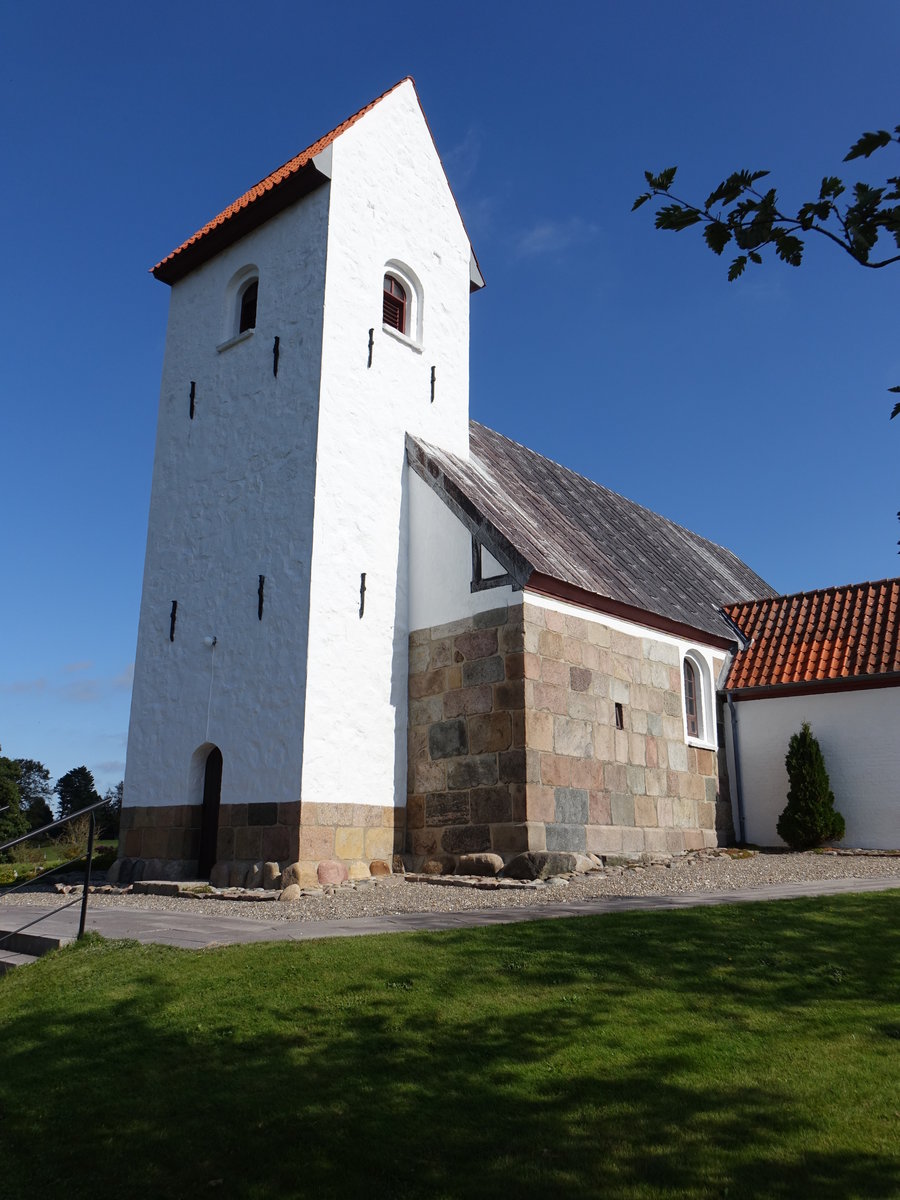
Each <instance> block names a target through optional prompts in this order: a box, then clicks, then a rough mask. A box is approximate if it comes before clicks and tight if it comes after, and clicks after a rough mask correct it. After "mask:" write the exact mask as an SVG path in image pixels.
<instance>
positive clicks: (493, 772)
mask: <svg viewBox="0 0 900 1200" xmlns="http://www.w3.org/2000/svg"><path fill="white" fill-rule="evenodd" d="M523 637H524V633H523V626H522V608H521V605H516V606H510V607H509V608H506V607H504V608H497V609H491V610H489V611H487V612H482V613H476V614H475V615H474V616H472V617H469V618H466V619H465V620H461V621H455V622H452V623H450V624H446V625H438V626H435V627H433V628H429V629H419V630H415V631H414V632H413V633H412V634H410V648H409V662H410V666H409V742H408V745H409V763H408V765H409V779H408V799H407V812H406V823H407V839H406V849H407V852H408V853H409V854H411V855H412V856H413V859H414V861H415V865H419V864H420V863H421V862H422V860H427V859H432V860H438V861H443V862H444V863H445V865H447V866H449V865H451V864H452V863H453V862H454V861H455V859H456V856H458V855H460V854H468V853H473V852H477V851H484V850H488V851H495V852H497V853H499V854H502V855H504V856H505V857H509V856H511V855H512V854H514V853H517V852H518V851H520V850H526V849H528V839H527V824H526V807H525V806H526V798H525V710H524V680H523Z"/></svg>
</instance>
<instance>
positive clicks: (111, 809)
mask: <svg viewBox="0 0 900 1200" xmlns="http://www.w3.org/2000/svg"><path fill="white" fill-rule="evenodd" d="M124 790H125V783H124V780H121V779H120V780H119V782H118V783H117V784H116V785H115V787H111V788H107V789H106V792H105V793H104V796H103V799H104V800H105V801H106V803H105V804H104V805H103V807H102V808H98V809H97V833H98V835H99V836H100V837H102V838H114V837H118V836H119V818H120V816H121V813H122V793H123V792H124Z"/></svg>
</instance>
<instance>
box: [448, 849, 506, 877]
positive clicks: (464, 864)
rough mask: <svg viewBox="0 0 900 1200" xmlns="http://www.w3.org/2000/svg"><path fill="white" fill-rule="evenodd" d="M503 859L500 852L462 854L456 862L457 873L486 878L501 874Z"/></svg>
mask: <svg viewBox="0 0 900 1200" xmlns="http://www.w3.org/2000/svg"><path fill="white" fill-rule="evenodd" d="M502 870H503V859H502V858H501V857H500V855H499V854H488V853H486V852H485V853H483V854H461V855H460V856H459V862H458V863H457V864H456V874H457V875H480V876H483V877H485V878H489V877H492V876H494V875H499V874H500V872H501V871H502Z"/></svg>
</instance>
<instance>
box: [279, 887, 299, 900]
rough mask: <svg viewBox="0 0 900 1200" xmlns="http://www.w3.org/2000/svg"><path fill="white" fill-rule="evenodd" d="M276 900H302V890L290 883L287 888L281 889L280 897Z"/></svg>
mask: <svg viewBox="0 0 900 1200" xmlns="http://www.w3.org/2000/svg"><path fill="white" fill-rule="evenodd" d="M278 899H279V900H302V899H303V888H301V887H300V885H299V883H290V884H288V886H287V887H286V888H282V891H281V895H280V896H279V897H278Z"/></svg>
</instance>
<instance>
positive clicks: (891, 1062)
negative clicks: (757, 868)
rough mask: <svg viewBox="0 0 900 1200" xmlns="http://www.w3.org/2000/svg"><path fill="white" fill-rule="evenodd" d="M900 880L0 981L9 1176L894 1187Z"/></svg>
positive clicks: (17, 1192) (744, 1191)
mask: <svg viewBox="0 0 900 1200" xmlns="http://www.w3.org/2000/svg"><path fill="white" fill-rule="evenodd" d="M898 918H900V894H898V893H897V892H894V893H889V892H885V893H878V894H867V895H860V896H844V897H836V898H833V899H827V900H797V901H787V902H782V903H772V904H752V905H749V904H748V905H741V906H734V907H725V908H716V909H692V910H685V911H681V912H662V913H632V914H628V913H625V914H621V915H617V916H609V917H596V918H587V917H585V918H579V919H574V920H564V921H541V922H535V923H532V924H528V925H518V926H507V927H500V928H494V929H483V930H471V931H463V932H459V933H444V934H428V935H422V934H412V935H396V934H395V935H390V936H385V937H379V938H360V939H354V940H346V941H340V940H338V941H328V942H314V943H298V944H294V945H290V944H279V945H270V946H255V947H233V948H226V949H220V950H211V951H204V952H199V953H195V952H187V951H178V950H172V949H167V948H165V947H140V946H137V945H134V944H128V943H112V942H103V941H101V940H99V939H90V940H88V941H86V942H84V943H82V944H81V945H78V946H75V947H72V948H70V949H68V950H65V951H62V952H59V953H56V954H53V955H50V956H48V957H47V958H45V959H43V960H42V961H41V962H40V963H39V964H38V965H37V966H35V967H29V968H28V969H26V970H22V971H19V972H15V973H13V974H12V975H11V976H9V977H7V979H6V980H4V981H0V1196H3V1197H16V1198H19V1197H24V1196H26V1195H31V1196H46V1195H52V1196H60V1197H65V1198H66V1200H70V1198H71V1200H77V1198H79V1197H85V1198H86V1200H87V1198H90V1200H105V1198H106V1197H110V1198H111V1197H118V1196H128V1195H132V1194H134V1195H138V1196H141V1197H152V1198H154V1200H155V1198H157V1197H194V1196H205V1195H208V1194H209V1195H218V1196H222V1197H240V1198H244V1197H259V1198H263V1197H264V1198H266V1200H269V1198H272V1200H276V1198H277V1200H291V1198H293V1197H332V1196H333V1197H351V1198H352V1197H376V1198H377V1197H382V1196H384V1197H413V1196H416V1197H418V1196H421V1197H429V1198H435V1197H469V1196H488V1195H491V1194H496V1195H498V1196H503V1197H506V1196H509V1197H530V1196H537V1195H544V1196H547V1197H558V1196H565V1197H576V1196H577V1197H593V1196H598V1197H601V1196H602V1197H627V1198H629V1200H630V1198H632V1197H651V1196H652V1197H690V1198H699V1197H704V1198H705V1197H716V1198H721V1197H729V1198H730V1200H733V1198H735V1197H774V1198H779V1200H780V1198H783V1200H796V1198H798V1197H815V1198H816V1200H849V1198H853V1197H866V1198H872V1197H898V1196H900V1115H898V1110H900V1094H898V1086H900V1085H898V1081H900V1008H898V998H900V972H898V955H897V948H898V928H900V921H898Z"/></svg>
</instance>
